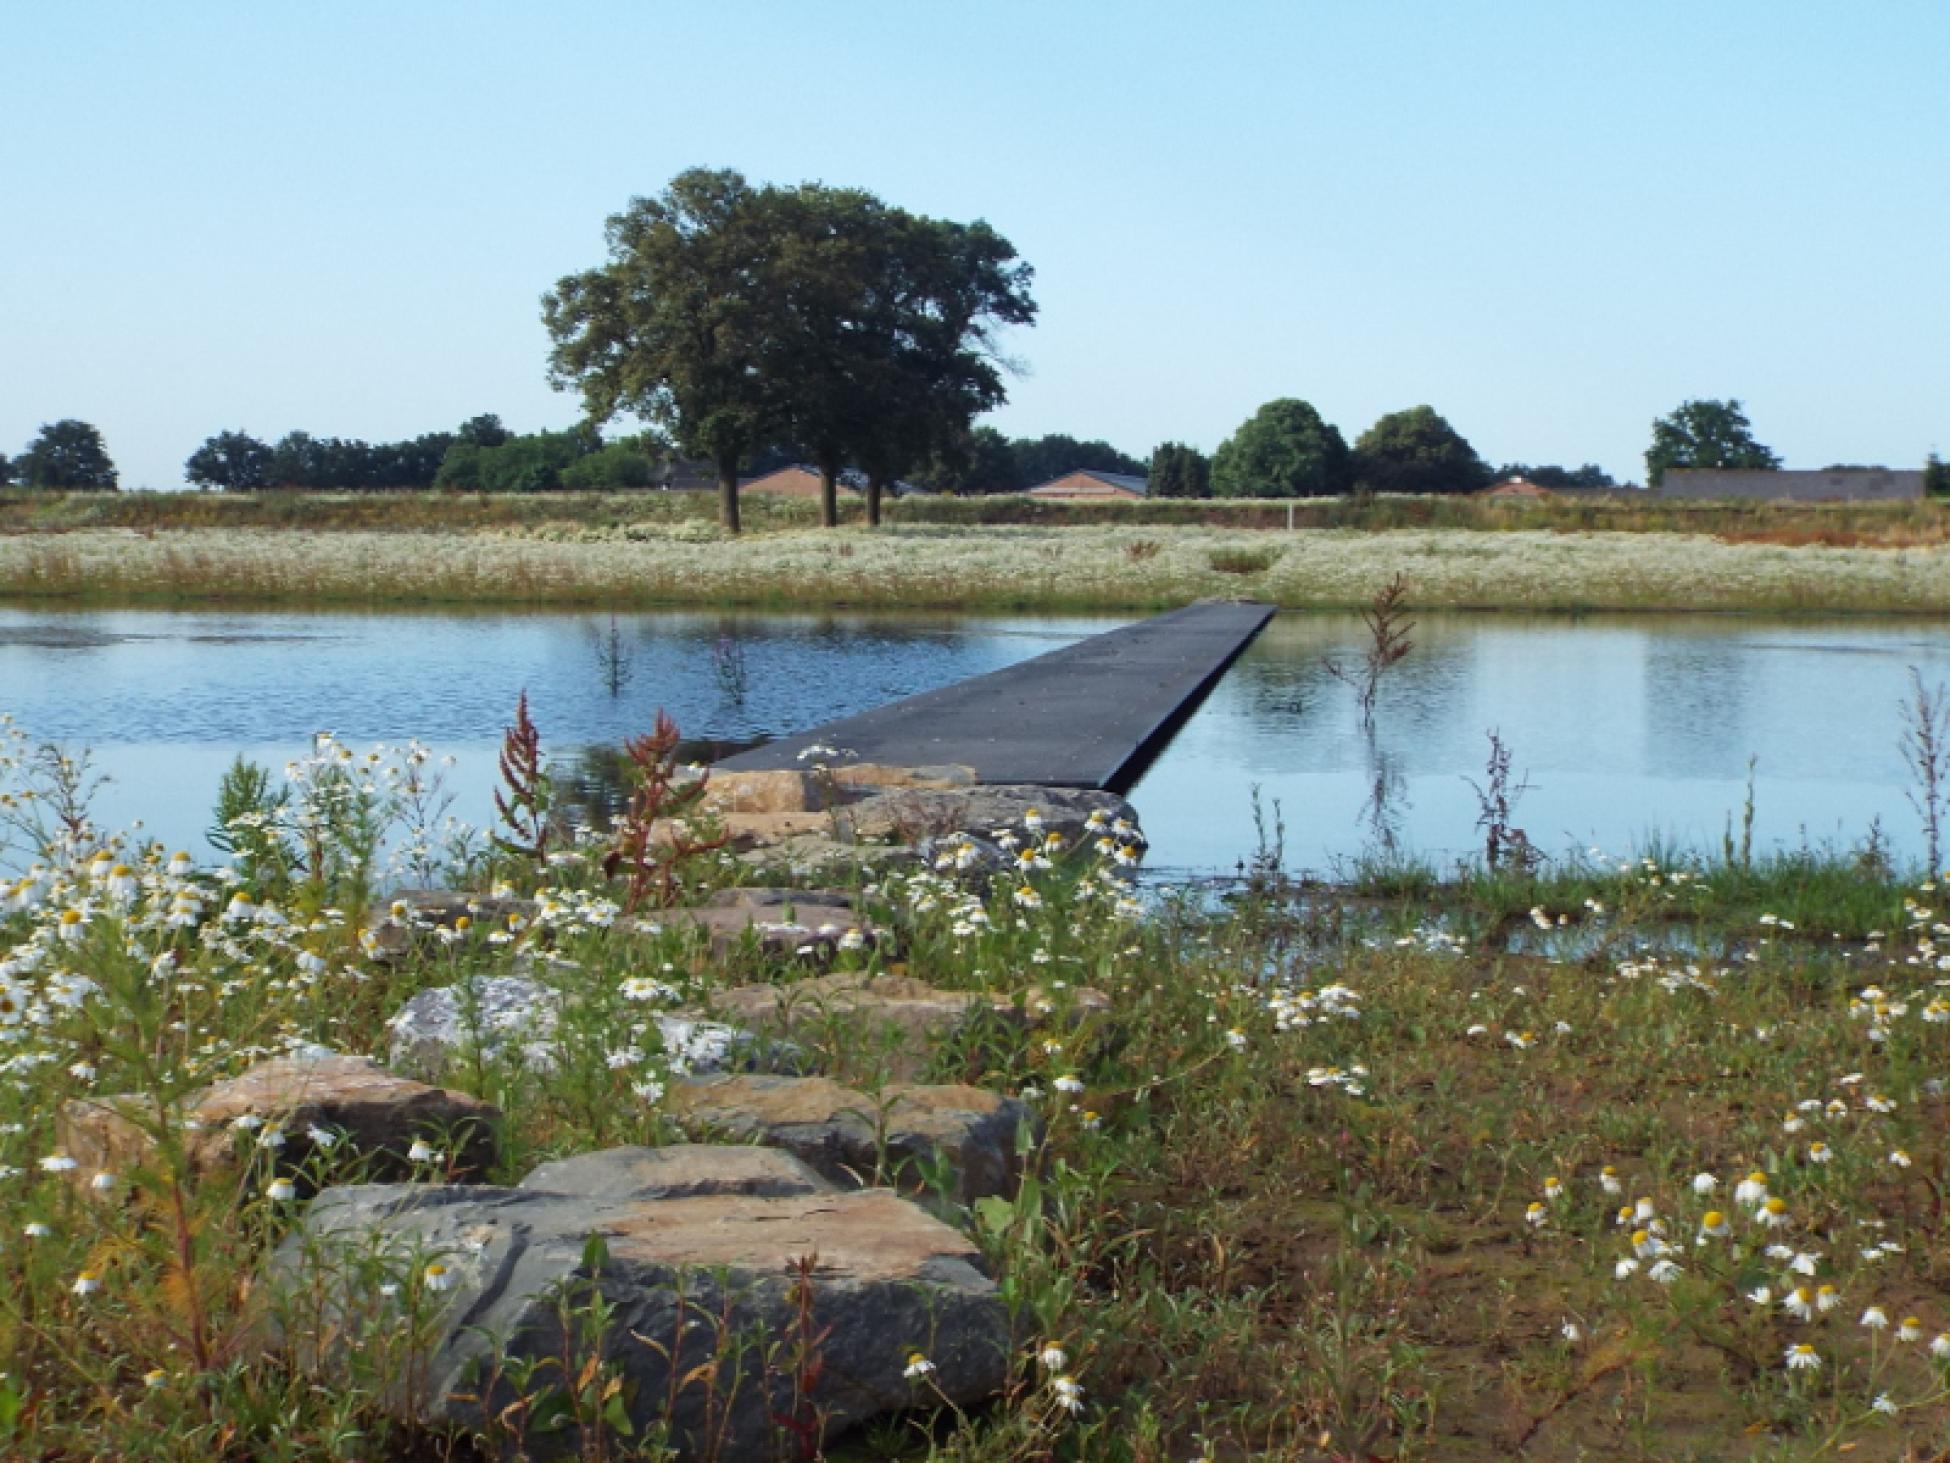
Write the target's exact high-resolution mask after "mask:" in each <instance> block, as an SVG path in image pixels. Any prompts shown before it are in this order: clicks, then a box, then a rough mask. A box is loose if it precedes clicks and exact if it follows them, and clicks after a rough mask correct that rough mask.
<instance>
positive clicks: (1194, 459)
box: [1146, 442, 1212, 498]
mask: <svg viewBox="0 0 1950 1463" xmlns="http://www.w3.org/2000/svg"><path fill="white" fill-rule="evenodd" d="M1146 491H1147V492H1148V493H1149V494H1150V495H1151V496H1152V497H1154V498H1209V497H1211V496H1212V462H1211V459H1210V458H1208V457H1207V456H1206V455H1205V454H1204V453H1203V452H1200V451H1199V450H1198V449H1197V448H1196V447H1187V446H1186V445H1185V444H1184V443H1182V442H1161V443H1159V444H1158V446H1157V448H1156V449H1154V450H1153V452H1152V453H1151V473H1150V481H1149V483H1148V484H1147V486H1146Z"/></svg>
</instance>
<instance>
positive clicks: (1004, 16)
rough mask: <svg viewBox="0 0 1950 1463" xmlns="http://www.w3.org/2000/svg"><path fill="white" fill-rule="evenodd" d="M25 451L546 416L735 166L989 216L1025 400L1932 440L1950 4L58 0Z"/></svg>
mask: <svg viewBox="0 0 1950 1463" xmlns="http://www.w3.org/2000/svg"><path fill="white" fill-rule="evenodd" d="M0 34H4V37H5V54H6V57H7V61H6V72H7V81H6V88H5V91H6V101H5V118H4V122H0V196H4V198H5V200H6V213H7V222H6V225H5V233H4V240H5V242H4V244H0V450H6V451H13V450H16V449H17V448H18V447H19V446H20V445H22V444H24V443H25V442H26V441H27V439H28V438H29V437H31V436H32V434H33V433H34V432H35V430H36V429H37V427H38V425H39V424H40V423H41V422H43V421H49V420H53V419H55V418H58V417H64V416H77V417H82V418H84V419H87V420H89V421H92V422H94V423H96V424H97V425H98V426H100V427H101V428H102V430H103V431H104V433H105V434H106V436H107V439H108V444H109V448H110V451H111V452H112V453H113V454H114V456H115V457H116V459H117V461H118V462H119V463H120V464H121V466H122V468H123V471H124V481H125V483H126V484H128V485H132V486H133V485H153V486H166V485H173V484H175V483H178V482H179V481H180V479H181V464H182V461H183V459H184V457H186V456H187V455H188V454H189V453H190V452H191V451H192V450H193V449H194V448H195V447H196V445H197V444H198V443H199V442H200V441H201V440H202V439H203V438H204V437H205V436H207V435H209V434H210V433H212V432H214V431H217V430H219V429H222V428H243V429H246V430H249V431H251V432H253V433H255V434H257V435H259V436H263V437H266V438H272V437H275V436H277V435H280V434H282V433H283V432H285V431H287V430H289V429H291V428H294V427H302V428H305V429H307V430H310V431H312V432H315V433H319V434H326V435H338V436H356V437H365V438H370V439H380V438H392V437H398V436H409V435H413V434H417V433H419V432H421V431H426V430H432V429H436V428H442V427H448V426H451V425H453V424H455V423H457V422H459V421H460V420H462V419H463V418H465V417H467V416H470V415H472V414H474V413H476V412H481V411H498V412H500V413H501V415H502V416H503V417H504V418H505V419H506V420H507V421H508V422H509V423H510V424H511V425H513V426H517V427H520V428H523V429H528V428H534V427H540V426H555V425H561V424H564V423H567V422H568V421H570V420H572V419H573V417H574V415H575V407H574V403H573V401H572V399H571V398H568V397H565V396H561V395H558V394H556V393H554V392H552V391H551V390H550V389H549V388H548V386H547V384H546V382H545V381H544V379H543V357H544V354H545V350H546V338H545V335H544V332H543V330H542V327H541V324H540V320H539V311H538V306H537V299H538V296H539V295H540V294H541V292H542V291H543V290H544V289H545V288H547V287H548V285H549V284H551V283H552V282H553V281H554V280H555V279H556V278H557V277H558V276H559V275H561V274H564V273H566V272H569V271H572V270H576V269H580V268H584V267H587V266H589V265H591V264H594V263H596V262H598V261H599V259H600V257H601V251H602V224H603V219H604V218H605V216H606V215H608V214H610V213H612V212H614V211H616V210H617V209H619V208H621V207H622V206H623V205H624V204H625V203H626V202H627V201H628V199H629V198H630V197H631V196H632V195H636V194H646V193H653V192H655V191H656V190H658V189H659V188H660V187H661V186H662V185H663V184H664V183H665V182H666V181H667V180H668V179H669V178H670V176H671V175H672V174H674V173H676V172H678V171H680V170H682V169H683V168H686V167H689V166H693V165H698V164H706V165H711V166H731V167H737V168H740V169H742V170H743V171H744V172H745V173H746V174H747V175H749V176H750V177H752V178H754V179H758V180H767V181H778V182H794V181H799V180H802V179H814V178H817V179H822V180H825V181H827V182H832V183H843V184H849V185H858V186H862V187H866V188H870V189H873V190H875V191H876V192H878V193H879V194H880V195H881V196H882V197H884V198H886V199H888V200H889V201H890V202H894V203H898V204H901V205H904V206H906V207H909V208H912V209H916V210H920V211H924V212H928V213H933V214H937V215H941V216H945V217H950V218H959V219H967V218H973V217H977V216H980V217H983V218H987V219H988V220H989V221H990V222H992V223H993V224H994V225H995V226H996V227H997V228H999V229H1000V230H1001V231H1002V232H1003V233H1004V234H1006V235H1007V236H1008V237H1009V238H1010V239H1012V240H1014V241H1015V243H1016V245H1017V246H1018V247H1019V248H1020V249H1021V251H1022V253H1023V255H1024V256H1025V257H1026V258H1027V259H1028V260H1029V261H1030V262H1031V263H1032V264H1033V265H1034V266H1035V268H1036V271H1037V284H1036V295H1037V298H1038V300H1039V302H1040V303H1041V305H1042V318H1041V322H1040V323H1039V324H1038V325H1037V326H1036V327H1035V328H1034V329H1033V330H1028V331H1023V332H1019V333H1018V334H1017V335H1016V336H1014V337H1013V338H1012V340H1011V349H1012V350H1013V351H1014V353H1015V354H1017V355H1018V356H1020V357H1021V358H1022V359H1023V360H1024V361H1025V362H1026V364H1027V365H1028V367H1029V373H1028V374H1027V375H1026V376H1024V377H1023V378H1022V379H1021V380H1019V381H1017V382H1016V383H1015V384H1014V385H1013V387H1012V388H1011V400H1010V403H1009V405H1008V406H1007V407H1005V408H1004V409H1003V410H1002V411H1001V412H1000V413H998V415H997V417H996V419H995V420H996V424H997V425H998V426H1000V427H1001V428H1002V429H1003V430H1005V431H1008V432H1011V433H1017V434H1035V433H1042V432H1047V431H1065V432H1070V433H1072V434H1074V435H1077V436H1080V437H1096V436H1102V437H1107V438H1109V439H1110V440H1111V441H1112V442H1114V443H1116V444H1118V445H1119V446H1120V447H1123V448H1124V449H1125V450H1126V451H1130V452H1133V453H1136V454H1139V455H1143V454H1145V453H1148V452H1149V451H1150V449H1151V447H1152V446H1153V445H1154V444H1156V443H1157V442H1159V441H1160V440H1164V439H1168V438H1176V439H1181V440H1187V441H1190V442H1193V443H1195V444H1197V445H1198V446H1201V447H1204V448H1206V449H1208V450H1209V449H1211V448H1212V447H1214V446H1216V445H1217V444H1218V443H1219V442H1220V441H1221V440H1222V439H1223V438H1224V437H1225V436H1226V435H1227V434H1228V433H1229V432H1230V431H1231V430H1232V429H1233V428H1234V427H1235V426H1236V425H1237V424H1238V422H1239V421H1240V420H1241V419H1242V418H1244V417H1245V416H1246V415H1248V414H1249V413H1250V412H1251V411H1252V410H1253V408H1254V407H1256V406H1257V405H1258V404H1259V403H1260V402H1262V401H1265V400H1267V399H1269V398H1271V397H1275V396H1299V397H1304V398H1306V399H1308V400H1310V401H1312V402H1314V403H1315V404H1316V405H1317V406H1319V407H1320V409H1321V410H1322V411H1323V412H1324V413H1325V414H1326V416H1327V417H1328V418H1329V420H1332V421H1334V422H1336V423H1338V424H1339V425H1340V426H1341V428H1342V430H1343V431H1344V432H1346V433H1347V435H1348V436H1349V438H1350V439H1352V438H1353V437H1354V436H1355V435H1356V434H1357V433H1359V432H1360V431H1361V430H1362V429H1363V428H1365V427H1366V426H1367V425H1368V424H1369V423H1370V422H1371V421H1372V420H1373V419H1374V418H1375V417H1376V416H1378V415H1379V414H1381V413H1382V412H1385V411H1389V410H1394V409H1397V408H1401V407H1405V406H1411V405H1414V404H1417V403H1421V402H1428V403H1430V404H1431V405H1433V406H1434V407H1435V408H1436V409H1437V410H1439V411H1441V412H1442V413H1444V414H1445V415H1446V416H1447V417H1448V418H1449V419H1450V420H1451V421H1452V422H1453V423H1454V424H1455V425H1456V426H1457V427H1458V428H1459V429H1460V430H1461V431H1462V432H1463V433H1464V434H1465V435H1467V436H1468V437H1469V438H1470V439H1471V441H1473V442H1474V443H1475V444H1476V446H1477V448H1478V449H1479V450H1480V451H1481V452H1482V453H1483V454H1484V455H1485V456H1486V457H1488V458H1489V459H1490V460H1491V461H1492V462H1502V461H1506V460H1511V459H1521V460H1527V461H1532V462H1538V461H1547V462H1548V461H1562V462H1566V463H1571V464H1576V463H1579V462H1583V461H1587V460H1595V461H1597V462H1600V463H1602V464H1603V465H1604V466H1605V467H1607V468H1608V469H1610V470H1611V471H1612V472H1613V473H1615V474H1617V475H1619V476H1620V477H1633V478H1636V477H1638V476H1640V475H1641V474H1642V462H1641V454H1642V453H1643V451H1644V448H1645V445H1646V439H1647V437H1648V435H1649V425H1650V423H1651V421H1652V419H1653V417H1655V416H1656V415H1658V414H1660V413H1661V412H1664V411H1666V410H1669V409H1670V408H1671V407H1673V406H1674V405H1676V404H1677V403H1678V402H1679V401H1680V400H1682V399H1684V398H1686V397H1689V396H1738V397H1740V398H1741V399H1742V400H1744V401H1745V402H1746V404H1747V408H1748V412H1749V415H1750V416H1751V417H1752V419H1753V422H1754V425H1755V428H1756V431H1757V433H1758V434H1759V436H1760V437H1761V439H1762V440H1763V441H1765V442H1767V443H1769V444H1770V445H1771V446H1773V447H1774V448H1775V449H1776V450H1778V451H1779V452H1781V453H1782V454H1783V455H1784V456H1785V458H1786V459H1787V462H1788V465H1790V466H1802V467H1819V466H1822V465H1824V464H1826V463H1829V462H1835V461H1849V462H1888V463H1890V464H1893V465H1902V466H1909V465H1915V464H1920V462H1921V461H1922V459H1923V457H1924V455H1925V454H1926V453H1927V452H1929V451H1930V450H1932V449H1933V448H1934V449H1937V450H1943V451H1950V389H1946V388H1947V387H1950V267H1946V264H1945V259H1946V252H1945V251H1946V242H1945V241H1946V240H1950V124H1946V122H1945V116H1946V104H1950V83H1946V80H1945V68H1944V58H1945V57H1946V56H1950V6H1946V5H1942V4H1938V3H1931V0H1878V3H1876V4H1873V5H1845V4H1841V3H1827V4H1817V3H1813V0H1809V3H1783V0H1762V3H1747V0H1716V3H1713V4H1701V3H1698V0H1683V3H1660V0H1635V3H1632V4H1616V3H1609V0H1606V3H1598V0H1592V3H1581V0H1535V3H1514V0H1513V3H1490V0H1480V3H1470V0H1423V3H1389V0H1365V3H1361V4H1358V5H1357V4H1353V3H1339V0H1336V3H1300V0H1289V3H1264V4H1248V3H1228V0H1205V3H1201V4H1198V5H1192V4H1183V3H1181V4H1174V5H1163V4H1157V5H1150V4H1119V5H1111V4H1087V3H1072V0H1063V3H1052V0H1039V3H1016V0H984V3H982V4H979V5H974V4H959V5H958V4H949V3H943V0H905V3H885V4H866V3H848V0H827V3H822V4H802V3H792V4H787V3H773V4H761V3H740V0H710V3H706V4H698V3H694V0H693V3H686V4H682V5H679V4H660V3H647V0H639V3H607V4H606V3H593V0H557V3H541V0H536V3H532V4H512V3H501V4H494V3H458V0H454V3H433V0H414V3H410V4H400V3H398V0H392V3H387V4H372V3H364V0H334V3H332V4H330V5H307V6H292V5H284V4H264V3H262V0H258V3H248V4H246V3H237V4H226V3H206V0H178V3H173V4H172V3H163V4H158V3H154V0H150V3H123V4H99V3H90V0H63V3H60V4H52V3H44V4H34V3H29V0H16V3H15V4H13V5H11V6H10V7H9V8H8V12H7V18H6V21H5V25H4V30H3V31H0Z"/></svg>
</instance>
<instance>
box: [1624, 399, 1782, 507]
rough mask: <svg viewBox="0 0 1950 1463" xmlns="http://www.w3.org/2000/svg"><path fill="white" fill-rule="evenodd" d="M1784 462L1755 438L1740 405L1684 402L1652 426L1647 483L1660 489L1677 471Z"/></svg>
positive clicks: (1646, 471) (1767, 466)
mask: <svg viewBox="0 0 1950 1463" xmlns="http://www.w3.org/2000/svg"><path fill="white" fill-rule="evenodd" d="M1780 465H1781V459H1780V458H1779V457H1778V456H1777V455H1775V453H1773V452H1772V451H1770V450H1769V449H1768V448H1766V447H1763V446H1762V445H1761V444H1760V443H1759V442H1757V441H1755V440H1754V433H1753V428H1752V427H1751V426H1750V425H1749V424H1748V421H1747V414H1746V412H1744V411H1743V410H1741V407H1740V403H1739V402H1738V401H1735V400H1731V399H1730V400H1727V401H1684V402H1681V403H1680V404H1679V405H1678V406H1677V407H1676V408H1675V409H1674V410H1673V411H1672V412H1671V413H1670V414H1668V415H1666V416H1663V417H1660V418H1659V419H1658V420H1657V421H1656V422H1654V423H1653V424H1652V445H1651V447H1649V448H1648V449H1647V450H1646V454H1645V480H1646V482H1647V484H1648V485H1649V486H1651V487H1655V488H1656V487H1658V486H1659V484H1660V483H1661V482H1663V481H1664V480H1665V476H1666V473H1667V472H1668V471H1669V470H1670V469H1672V468H1675V467H1720V468H1761V469H1773V468H1777V467H1779V466H1780Z"/></svg>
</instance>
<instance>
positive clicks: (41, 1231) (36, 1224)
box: [20, 1219, 54, 1239]
mask: <svg viewBox="0 0 1950 1463" xmlns="http://www.w3.org/2000/svg"><path fill="white" fill-rule="evenodd" d="M20 1232H21V1233H22V1234H24V1235H26V1236H27V1238H29V1239H46V1238H47V1237H48V1236H49V1235H51V1234H53V1233H54V1231H53V1230H51V1229H49V1228H48V1227H47V1226H46V1225H45V1224H43V1223H41V1221H40V1220H38V1219H35V1220H30V1221H29V1222H28V1223H27V1224H26V1225H24V1226H22V1228H21V1231H20Z"/></svg>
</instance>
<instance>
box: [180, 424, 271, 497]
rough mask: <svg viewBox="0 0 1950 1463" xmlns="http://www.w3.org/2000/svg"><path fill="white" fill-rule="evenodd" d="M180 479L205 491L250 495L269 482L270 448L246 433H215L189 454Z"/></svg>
mask: <svg viewBox="0 0 1950 1463" xmlns="http://www.w3.org/2000/svg"><path fill="white" fill-rule="evenodd" d="M183 476H184V477H185V478H187V479H188V480H189V481H191V482H193V483H196V484H198V485H200V486H202V487H206V488H221V489H223V490H224V491H226V492H233V493H243V492H253V491H255V490H256V489H258V488H262V487H266V486H268V485H269V483H270V481H271V449H270V447H269V446H268V445H267V444H265V443H263V442H260V441H258V440H257V438H255V437H253V436H251V435H250V434H249V433H248V432H219V433H217V435H216V436H214V437H211V438H209V439H208V440H207V441H205V442H204V444H203V445H202V446H201V447H199V448H197V449H196V451H194V452H192V453H191V454H190V457H189V461H187V462H185V463H184V464H183Z"/></svg>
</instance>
